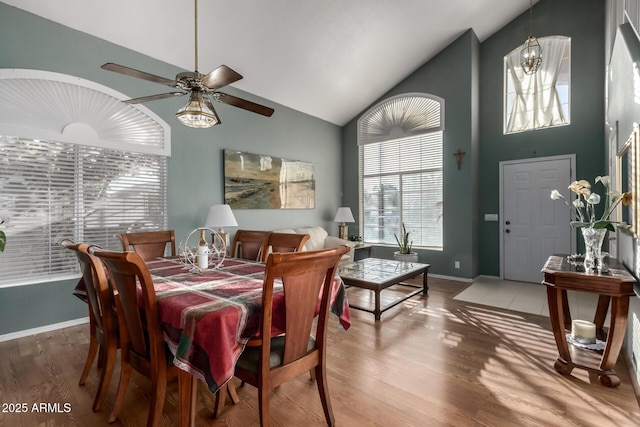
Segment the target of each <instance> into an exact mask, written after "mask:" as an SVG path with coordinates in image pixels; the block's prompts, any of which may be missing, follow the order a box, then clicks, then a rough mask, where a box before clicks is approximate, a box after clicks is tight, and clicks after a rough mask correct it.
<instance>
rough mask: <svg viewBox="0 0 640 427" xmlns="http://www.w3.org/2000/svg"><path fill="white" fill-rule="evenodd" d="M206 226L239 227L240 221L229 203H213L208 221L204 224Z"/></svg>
mask: <svg viewBox="0 0 640 427" xmlns="http://www.w3.org/2000/svg"><path fill="white" fill-rule="evenodd" d="M204 226H205V227H208V228H214V227H237V226H238V222H237V221H236V217H235V216H233V212H232V211H231V206H229V205H213V206H211V209H209V215H207V221H206V222H205V224H204Z"/></svg>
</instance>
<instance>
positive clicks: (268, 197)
mask: <svg viewBox="0 0 640 427" xmlns="http://www.w3.org/2000/svg"><path fill="white" fill-rule="evenodd" d="M314 174H315V170H314V166H313V163H310V162H303V161H299V160H288V159H283V158H280V157H273V156H267V155H262V154H253V153H246V152H243V151H235V150H229V149H226V150H224V202H225V203H227V204H228V205H230V206H231V208H232V209H313V208H315V204H316V181H315V175H314Z"/></svg>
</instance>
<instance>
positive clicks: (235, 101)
mask: <svg viewBox="0 0 640 427" xmlns="http://www.w3.org/2000/svg"><path fill="white" fill-rule="evenodd" d="M213 97H214V98H215V99H216V101H219V102H222V103H225V104H228V105H233V106H234V107H238V108H242V109H244V110H247V111H251V112H253V113H258V114H262V115H263V116H267V117H271V115H272V114H273V108H269V107H265V106H264V105H260V104H256V103H255V102H251V101H247V100H246V99H242V98H238V97H237V96H233V95H229V94H226V93H222V92H216V93H214V94H213Z"/></svg>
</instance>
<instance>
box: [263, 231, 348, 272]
mask: <svg viewBox="0 0 640 427" xmlns="http://www.w3.org/2000/svg"><path fill="white" fill-rule="evenodd" d="M274 232H277V233H295V234H308V235H309V240H308V241H307V243H305V244H304V249H303V250H305V251H318V250H320V249H331V248H336V247H338V246H341V245H347V246H349V252H347V253H346V254H344V255H343V256H342V259H341V260H340V265H344V264H350V263H352V262H353V260H354V259H355V258H354V254H355V249H354V248H355V246H356V244H357V242H352V241H349V240H344V239H341V238H339V237H335V236H329V233H327V231H326V230H325V229H324V228H322V227H320V226H316V227H303V228H295V229H294V228H287V229H282V230H274Z"/></svg>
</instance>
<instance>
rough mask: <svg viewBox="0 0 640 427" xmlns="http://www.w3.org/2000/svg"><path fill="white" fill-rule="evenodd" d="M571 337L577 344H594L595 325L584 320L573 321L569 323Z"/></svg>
mask: <svg viewBox="0 0 640 427" xmlns="http://www.w3.org/2000/svg"><path fill="white" fill-rule="evenodd" d="M571 335H572V336H573V339H575V340H576V341H578V342H579V343H583V344H584V343H590V344H593V343H595V342H596V325H595V324H594V323H591V322H587V321H586V320H573V321H572V322H571Z"/></svg>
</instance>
